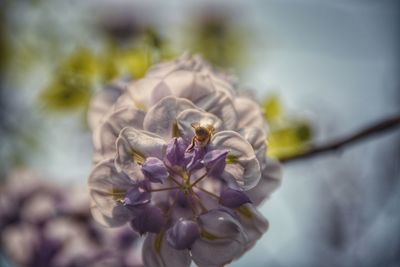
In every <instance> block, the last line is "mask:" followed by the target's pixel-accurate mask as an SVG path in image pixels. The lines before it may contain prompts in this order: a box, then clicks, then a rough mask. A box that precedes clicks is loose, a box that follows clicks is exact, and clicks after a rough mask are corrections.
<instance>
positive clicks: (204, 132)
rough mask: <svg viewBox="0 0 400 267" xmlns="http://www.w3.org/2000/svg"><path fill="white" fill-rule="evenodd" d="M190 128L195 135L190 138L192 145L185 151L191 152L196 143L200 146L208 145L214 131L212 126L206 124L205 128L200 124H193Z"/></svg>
mask: <svg viewBox="0 0 400 267" xmlns="http://www.w3.org/2000/svg"><path fill="white" fill-rule="evenodd" d="M191 126H192V127H193V129H194V132H195V135H194V136H193V138H192V143H191V144H190V146H189V147H188V148H187V150H186V151H187V152H191V151H193V149H194V146H195V144H196V141H197V142H198V143H200V145H201V146H205V145H208V143H210V140H211V137H212V135H213V134H214V131H215V129H214V126H212V125H210V124H207V125H206V126H201V125H200V123H198V122H194V123H192V124H191Z"/></svg>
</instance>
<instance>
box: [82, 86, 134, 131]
mask: <svg viewBox="0 0 400 267" xmlns="http://www.w3.org/2000/svg"><path fill="white" fill-rule="evenodd" d="M127 85H128V83H127V82H126V81H123V80H117V81H115V82H113V83H112V84H110V85H108V86H106V87H105V88H104V89H103V90H101V91H100V92H99V93H97V94H96V95H95V96H94V97H93V98H92V100H91V101H90V104H89V110H88V124H89V127H90V129H92V130H93V129H95V128H96V127H97V125H98V124H99V123H100V122H101V120H102V119H103V117H104V116H105V115H106V114H107V113H108V111H109V110H110V109H111V106H112V105H113V104H114V103H115V102H116V101H117V99H118V97H119V96H120V95H121V94H122V93H123V92H124V91H125V90H126V87H127Z"/></svg>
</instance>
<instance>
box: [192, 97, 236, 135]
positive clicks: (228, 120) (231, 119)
mask: <svg viewBox="0 0 400 267" xmlns="http://www.w3.org/2000/svg"><path fill="white" fill-rule="evenodd" d="M194 103H195V104H196V105H197V106H198V107H200V108H202V109H204V110H205V111H207V112H210V113H212V114H214V115H215V116H217V117H218V118H220V119H221V120H222V121H223V123H224V128H225V129H228V130H233V129H236V127H237V123H238V116H237V113H236V109H235V107H234V105H233V100H232V97H231V96H230V95H229V94H228V93H226V92H224V91H218V90H214V91H213V92H212V93H210V94H208V95H207V97H204V98H202V99H201V100H199V101H197V102H194Z"/></svg>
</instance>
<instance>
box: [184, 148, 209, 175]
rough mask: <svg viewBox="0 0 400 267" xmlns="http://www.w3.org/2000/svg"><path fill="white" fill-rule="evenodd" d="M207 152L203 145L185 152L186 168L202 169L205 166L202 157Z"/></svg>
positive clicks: (189, 169) (190, 169)
mask: <svg viewBox="0 0 400 267" xmlns="http://www.w3.org/2000/svg"><path fill="white" fill-rule="evenodd" d="M204 154H205V149H204V148H203V147H195V148H194V149H193V151H192V152H186V153H185V161H186V162H188V163H187V164H186V169H187V170H188V171H192V170H196V169H200V168H202V167H203V166H204V164H203V162H202V159H203V157H204Z"/></svg>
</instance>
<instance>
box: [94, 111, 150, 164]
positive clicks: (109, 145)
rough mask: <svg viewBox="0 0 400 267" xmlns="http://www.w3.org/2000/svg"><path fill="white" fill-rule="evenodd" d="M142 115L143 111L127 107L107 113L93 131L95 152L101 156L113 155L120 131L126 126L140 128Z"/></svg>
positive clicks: (141, 126)
mask: <svg viewBox="0 0 400 267" xmlns="http://www.w3.org/2000/svg"><path fill="white" fill-rule="evenodd" d="M144 116H145V113H144V112H143V111H141V110H138V109H135V108H128V107H124V108H121V109H119V110H117V111H115V112H113V113H111V114H110V115H108V116H107V117H106V118H105V120H104V122H103V123H101V124H100V125H99V126H98V127H97V128H96V129H95V131H94V133H93V144H94V147H95V153H96V154H100V155H101V157H102V158H109V157H113V156H114V153H115V151H116V147H115V141H116V140H117V137H118V135H119V133H120V131H121V130H122V129H123V128H124V127H127V126H130V127H134V128H137V129H142V128H143V120H144Z"/></svg>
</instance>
